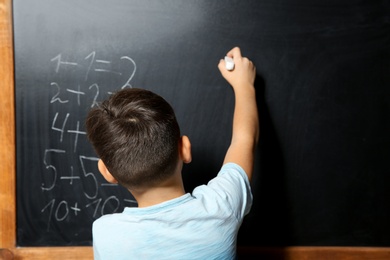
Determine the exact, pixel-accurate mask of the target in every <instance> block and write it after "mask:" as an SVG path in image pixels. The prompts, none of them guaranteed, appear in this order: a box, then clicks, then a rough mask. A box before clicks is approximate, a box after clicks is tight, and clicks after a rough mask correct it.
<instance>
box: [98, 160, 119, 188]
mask: <svg viewBox="0 0 390 260" xmlns="http://www.w3.org/2000/svg"><path fill="white" fill-rule="evenodd" d="M98 168H99V171H100V173H101V174H102V175H103V177H104V179H106V181H108V182H109V183H118V181H117V180H116V179H115V178H114V176H112V175H111V173H110V172H109V170H108V169H107V167H106V165H105V164H104V162H103V161H102V160H101V159H99V161H98Z"/></svg>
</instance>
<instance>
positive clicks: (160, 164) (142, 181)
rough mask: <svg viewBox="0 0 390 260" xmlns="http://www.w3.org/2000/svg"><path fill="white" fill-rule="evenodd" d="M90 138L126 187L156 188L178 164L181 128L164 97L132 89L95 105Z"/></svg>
mask: <svg viewBox="0 0 390 260" xmlns="http://www.w3.org/2000/svg"><path fill="white" fill-rule="evenodd" d="M86 128H87V136H88V139H89V141H90V142H91V143H92V145H93V147H94V149H95V151H96V153H97V155H98V156H99V157H100V159H101V160H102V161H103V162H104V164H105V165H106V167H107V169H108V170H109V171H110V173H111V174H112V175H113V176H114V178H115V179H116V180H117V181H118V182H119V184H121V185H123V186H124V187H126V188H131V187H147V186H153V185H154V184H157V183H159V182H161V181H163V180H165V179H167V178H168V177H169V176H170V175H171V174H173V172H174V171H175V167H177V163H178V159H179V152H178V145H179V139H180V129H179V125H178V123H177V120H176V116H175V114H174V111H173V109H172V107H171V106H170V105H169V103H168V102H167V101H165V100H164V99H163V98H162V97H161V96H159V95H157V94H155V93H153V92H151V91H148V90H145V89H136V88H128V89H123V90H120V91H118V92H117V93H115V94H113V95H111V97H110V98H109V99H108V100H105V101H103V102H102V103H101V105H99V106H98V107H95V108H93V109H91V111H90V112H89V113H88V116H87V119H86Z"/></svg>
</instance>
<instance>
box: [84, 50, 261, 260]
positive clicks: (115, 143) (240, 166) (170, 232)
mask: <svg viewBox="0 0 390 260" xmlns="http://www.w3.org/2000/svg"><path fill="white" fill-rule="evenodd" d="M227 56H229V57H231V58H233V60H234V63H235V68H234V69H233V70H232V71H228V70H227V69H226V68H225V61H224V60H221V61H220V62H219V64H218V68H219V70H220V72H221V74H222V76H223V77H224V78H225V79H226V80H227V81H228V82H229V83H230V85H231V86H232V87H233V90H234V93H235V99H236V101H235V108H234V116H233V132H232V140H231V144H230V146H229V148H228V151H227V153H226V156H225V159H224V162H223V166H222V168H221V170H220V172H219V173H218V176H217V177H215V178H214V179H212V180H211V181H210V182H209V183H208V184H207V185H202V186H199V187H197V188H195V189H194V190H193V192H192V194H190V193H186V192H185V191H184V186H183V181H182V176H181V170H182V166H183V163H189V162H190V161H191V144H190V141H189V139H188V137H187V136H180V130H179V126H178V123H177V121H176V117H175V114H174V111H173V109H172V108H171V106H170V105H169V104H168V103H167V102H166V101H165V100H164V99H163V98H162V97H160V96H158V95H156V94H154V93H152V92H150V91H147V90H142V89H124V90H121V91H119V92H117V93H116V94H114V95H112V96H111V97H110V98H109V99H108V100H106V101H104V102H103V103H102V104H101V106H100V107H98V108H94V109H92V110H91V111H90V113H89V114H88V117H87V121H86V125H87V134H88V138H89V140H90V141H91V143H92V144H93V146H94V148H95V150H96V152H97V154H98V156H99V157H100V160H99V162H98V168H99V171H100V172H101V174H102V175H103V176H104V178H105V179H106V180H107V181H108V182H110V183H119V184H120V185H123V186H124V187H126V188H127V189H128V190H129V191H130V192H131V193H132V195H133V196H134V198H135V199H136V200H137V202H138V207H132V208H130V207H129V208H125V209H124V211H123V212H122V213H116V214H109V215H104V216H102V217H101V218H99V219H97V220H96V221H95V222H94V224H93V231H92V234H93V248H94V257H95V259H115V260H117V259H186V260H188V259H202V260H204V259H234V258H235V257H236V239H237V233H238V230H239V227H240V225H241V223H242V221H243V218H244V216H245V215H246V214H247V213H248V212H249V210H250V208H251V205H252V193H251V189H250V184H249V181H250V180H251V177H252V171H253V161H254V159H253V157H254V149H255V147H256V145H257V142H258V136H259V121H258V111H257V106H256V98H255V89H254V80H255V77H256V69H255V66H254V65H253V63H252V62H251V61H250V60H248V59H247V58H245V57H242V56H241V51H240V49H239V48H238V47H235V48H233V49H232V50H231V51H229V52H228V53H227Z"/></svg>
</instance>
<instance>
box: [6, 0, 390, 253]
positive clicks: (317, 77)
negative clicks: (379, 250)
mask: <svg viewBox="0 0 390 260" xmlns="http://www.w3.org/2000/svg"><path fill="white" fill-rule="evenodd" d="M13 17H14V53H15V97H16V144H17V146H16V152H17V154H16V155H17V244H18V245H19V246H56V245H60V246H67V245H91V224H92V222H93V220H95V219H96V218H98V217H100V216H101V215H102V214H107V213H112V212H119V211H121V210H122V209H123V207H126V206H136V202H135V201H134V199H133V198H132V196H131V195H130V194H128V193H127V192H126V191H125V190H124V189H122V188H120V187H118V186H112V185H108V184H107V183H106V182H105V181H104V180H103V179H102V178H101V177H100V175H99V173H98V171H97V168H96V160H97V158H96V155H95V154H94V152H93V150H92V148H91V146H90V145H89V143H88V142H87V140H86V137H85V128H84V119H85V115H86V113H87V111H88V109H89V108H91V106H93V105H95V102H98V101H100V100H102V99H104V98H106V97H107V96H108V95H109V94H110V93H111V92H113V91H116V90H118V89H120V88H122V87H142V88H146V89H150V90H153V91H155V92H157V93H159V94H161V95H162V96H164V97H165V98H166V99H167V100H168V101H169V102H170V103H171V104H172V105H173V107H174V108H175V110H176V111H177V117H178V120H179V124H180V125H181V128H182V132H183V134H186V135H188V136H189V137H190V139H191V141H192V144H193V147H192V148H193V162H192V163H191V164H189V165H186V167H185V168H184V171H183V175H184V180H185V186H186V189H187V191H191V190H192V189H193V188H194V187H195V186H197V185H199V184H203V183H206V182H207V181H208V180H209V179H210V178H212V177H213V176H215V174H216V172H217V171H218V169H219V167H220V166H221V163H222V160H223V156H224V152H225V150H226V148H227V147H228V145H229V141H230V135H231V131H230V126H231V118H232V111H233V103H234V98H233V93H232V91H231V89H230V87H229V86H228V85H227V83H226V82H225V81H224V80H223V79H222V77H221V76H220V74H219V71H218V69H217V64H218V61H219V59H220V58H222V57H223V56H224V54H225V53H226V52H227V51H228V50H229V49H230V48H232V47H234V46H240V47H241V49H242V51H243V54H244V55H245V56H248V57H250V58H251V59H252V60H253V61H254V63H255V64H256V66H257V72H258V77H257V81H256V88H257V89H258V91H257V92H258V103H259V112H260V117H261V140H260V143H259V146H258V149H257V155H256V163H255V172H256V176H255V178H254V180H253V183H252V188H253V192H254V205H253V208H252V211H251V213H250V214H249V215H248V216H247V218H246V219H245V221H244V224H243V226H242V228H241V230H240V233H239V245H241V246H292V245H305V246H314V245H316V246H390V222H389V221H388V220H389V219H390V207H389V206H388V204H389V201H390V164H389V159H390V135H389V132H390V131H389V130H390V116H389V115H390V37H389V35H390V2H389V1H346V0H341V1H314V2H313V1H309V0H300V1H298V0H293V1H287V0H283V1H263V0H246V1H234V0H226V1H207V0H198V1H189V0H187V1H185V0H179V1H176V0H168V1H158V0H115V1H103V0H99V1H96V0H95V1H87V0H84V1H76V0H66V1H65V0H63V1H52V0H50V1H49V0H37V1H31V2H29V1H21V0H14V1H13Z"/></svg>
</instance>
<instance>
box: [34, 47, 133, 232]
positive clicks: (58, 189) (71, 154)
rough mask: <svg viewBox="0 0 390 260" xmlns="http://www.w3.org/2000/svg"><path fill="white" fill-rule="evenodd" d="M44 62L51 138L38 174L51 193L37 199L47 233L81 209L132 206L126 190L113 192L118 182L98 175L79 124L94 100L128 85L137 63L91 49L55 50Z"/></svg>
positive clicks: (95, 212)
mask: <svg viewBox="0 0 390 260" xmlns="http://www.w3.org/2000/svg"><path fill="white" fill-rule="evenodd" d="M48 63H49V66H50V67H51V68H52V70H53V73H52V74H51V75H52V77H51V78H50V79H49V80H50V81H49V82H48V88H49V91H50V92H49V93H50V96H49V98H48V100H47V102H48V103H49V104H50V106H49V107H50V109H49V111H47V113H48V116H49V122H51V123H50V125H49V126H48V127H49V132H50V133H49V134H50V137H51V138H50V142H49V144H48V146H47V147H46V148H45V149H44V151H43V161H42V162H43V165H44V168H45V169H46V170H45V172H44V173H42V174H41V178H42V181H41V192H43V193H47V194H49V193H50V196H46V197H47V198H48V200H47V201H44V202H42V207H41V214H44V216H45V218H46V219H47V232H50V231H51V227H52V226H53V225H54V222H57V223H59V222H71V221H72V219H74V218H76V219H77V218H78V217H80V216H81V215H82V214H84V213H86V214H89V215H90V217H91V218H93V219H96V218H98V217H100V216H101V215H104V214H108V213H114V212H117V211H118V210H120V209H121V208H123V207H125V206H129V205H136V203H137V202H136V201H135V200H134V199H132V197H131V196H130V195H129V196H128V197H126V198H123V197H121V196H118V195H116V194H115V192H114V193H112V189H118V188H119V186H118V185H117V184H110V183H107V182H106V181H105V180H104V179H103V178H102V177H101V176H100V173H99V172H98V169H97V162H98V160H99V158H97V157H96V155H95V154H93V153H91V151H92V148H91V149H87V150H86V149H85V146H90V144H89V143H88V141H87V138H86V132H85V129H84V124H83V123H84V121H85V116H86V113H87V111H88V110H89V109H90V108H92V107H95V106H98V104H99V101H101V100H103V99H104V98H106V96H107V95H110V94H111V93H113V91H116V90H119V89H123V88H131V87H132V85H131V80H132V79H133V77H134V75H135V72H136V63H135V61H134V60H133V59H132V58H130V57H129V56H118V58H114V59H109V58H101V57H99V53H98V52H96V51H91V52H89V53H87V54H86V55H85V56H83V57H72V55H69V54H65V53H58V54H57V55H55V56H54V57H53V58H51V59H50V60H49V62H48ZM103 74H104V75H106V76H105V77H107V76H108V77H110V78H112V81H113V82H114V83H113V84H114V86H108V85H107V81H104V80H101V79H102V77H101V75H103ZM69 78H71V80H69ZM70 82H71V83H70ZM65 187H66V189H65ZM106 189H109V192H110V193H109V194H108V193H107V192H105V190H106ZM63 190H65V191H66V192H64V191H63ZM69 191H71V192H69ZM106 193H107V194H106ZM56 226H58V225H56Z"/></svg>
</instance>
